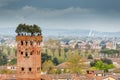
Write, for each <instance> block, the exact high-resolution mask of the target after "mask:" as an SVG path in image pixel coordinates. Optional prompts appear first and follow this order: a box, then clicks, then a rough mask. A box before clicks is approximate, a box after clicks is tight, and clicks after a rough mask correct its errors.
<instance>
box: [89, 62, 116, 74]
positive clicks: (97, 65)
mask: <svg viewBox="0 0 120 80" xmlns="http://www.w3.org/2000/svg"><path fill="white" fill-rule="evenodd" d="M90 65H91V66H92V67H95V69H96V70H104V71H105V72H108V70H109V69H112V68H114V65H113V64H110V63H107V62H106V61H104V62H103V61H102V60H95V61H94V62H91V63H90Z"/></svg>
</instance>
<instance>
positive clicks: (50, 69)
mask: <svg viewBox="0 0 120 80" xmlns="http://www.w3.org/2000/svg"><path fill="white" fill-rule="evenodd" d="M54 69H55V66H54V64H53V62H52V61H51V60H48V61H45V62H44V63H43V65H42V71H45V72H47V73H48V74H51V73H54Z"/></svg>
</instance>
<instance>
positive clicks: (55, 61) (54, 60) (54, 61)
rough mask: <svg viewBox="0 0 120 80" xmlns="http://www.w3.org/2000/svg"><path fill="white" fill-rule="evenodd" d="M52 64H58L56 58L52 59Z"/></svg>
mask: <svg viewBox="0 0 120 80" xmlns="http://www.w3.org/2000/svg"><path fill="white" fill-rule="evenodd" d="M52 62H53V63H54V64H55V65H58V64H59V61H58V59H57V58H56V57H55V58H53V60H52Z"/></svg>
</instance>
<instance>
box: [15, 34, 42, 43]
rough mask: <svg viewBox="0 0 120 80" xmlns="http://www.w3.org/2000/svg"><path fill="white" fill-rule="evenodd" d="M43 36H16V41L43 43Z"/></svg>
mask: <svg viewBox="0 0 120 80" xmlns="http://www.w3.org/2000/svg"><path fill="white" fill-rule="evenodd" d="M42 38H43V37H42V36H41V35H40V36H16V41H21V40H22V41H40V42H41V41H42Z"/></svg>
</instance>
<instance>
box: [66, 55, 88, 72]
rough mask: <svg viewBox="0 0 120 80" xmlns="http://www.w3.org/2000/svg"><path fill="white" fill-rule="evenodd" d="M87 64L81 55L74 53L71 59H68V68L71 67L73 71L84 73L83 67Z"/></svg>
mask: <svg viewBox="0 0 120 80" xmlns="http://www.w3.org/2000/svg"><path fill="white" fill-rule="evenodd" d="M85 66H86V65H85V64H84V61H83V60H82V58H81V57H80V56H79V55H76V54H75V55H72V56H71V57H70V58H69V60H68V64H67V67H68V69H70V72H71V73H77V74H81V73H82V69H83V68H85Z"/></svg>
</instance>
